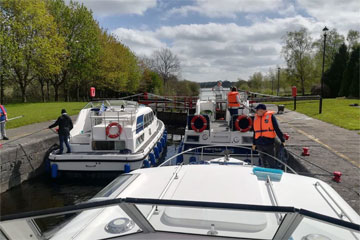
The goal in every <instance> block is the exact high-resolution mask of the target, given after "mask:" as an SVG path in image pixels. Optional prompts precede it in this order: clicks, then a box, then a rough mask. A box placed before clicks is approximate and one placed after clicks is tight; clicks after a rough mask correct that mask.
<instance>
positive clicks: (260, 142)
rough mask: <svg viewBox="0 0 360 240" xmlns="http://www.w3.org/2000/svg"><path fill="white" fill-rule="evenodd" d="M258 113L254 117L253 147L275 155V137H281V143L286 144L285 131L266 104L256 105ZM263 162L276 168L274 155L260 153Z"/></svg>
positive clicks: (266, 165)
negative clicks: (283, 131) (282, 130)
mask: <svg viewBox="0 0 360 240" xmlns="http://www.w3.org/2000/svg"><path fill="white" fill-rule="evenodd" d="M255 109H256V115H255V119H254V124H253V128H254V137H253V145H252V149H253V150H255V149H257V150H259V151H261V152H264V153H267V154H269V155H271V156H274V147H275V137H276V135H277V136H278V137H279V139H280V141H281V144H282V145H283V146H285V139H284V136H283V133H282V132H281V130H280V128H279V124H278V122H277V120H276V118H275V116H274V114H273V112H271V111H267V110H266V106H265V105H264V104H259V105H257V106H256V108H255ZM260 158H261V160H262V162H263V163H262V164H263V165H264V166H265V167H270V168H275V167H276V165H277V163H276V160H274V159H273V158H272V157H270V156H268V155H266V154H262V153H260Z"/></svg>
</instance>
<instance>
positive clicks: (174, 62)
mask: <svg viewBox="0 0 360 240" xmlns="http://www.w3.org/2000/svg"><path fill="white" fill-rule="evenodd" d="M149 64H151V66H149V67H150V69H153V70H155V71H156V72H157V73H159V74H160V76H161V77H162V78H163V80H164V83H166V82H167V81H168V80H169V79H170V78H171V75H175V76H176V75H177V74H178V73H179V72H180V60H179V59H178V57H177V56H176V55H175V54H174V53H172V52H171V50H170V49H168V48H162V49H160V50H156V51H155V52H154V53H153V55H152V58H151V61H150V63H149Z"/></svg>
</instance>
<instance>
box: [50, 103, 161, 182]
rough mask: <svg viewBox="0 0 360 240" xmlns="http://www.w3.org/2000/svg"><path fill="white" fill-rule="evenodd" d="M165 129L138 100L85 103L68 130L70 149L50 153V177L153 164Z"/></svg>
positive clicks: (120, 169)
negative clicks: (67, 172)
mask: <svg viewBox="0 0 360 240" xmlns="http://www.w3.org/2000/svg"><path fill="white" fill-rule="evenodd" d="M166 136H167V134H166V130H165V125H164V123H163V122H162V121H161V120H159V119H158V118H157V117H156V115H155V114H154V112H153V111H152V109H151V108H149V107H146V106H144V105H139V104H138V103H137V102H133V101H125V100H105V101H98V102H90V103H88V104H87V105H86V106H85V107H84V108H83V109H82V110H81V111H80V113H79V115H78V118H77V120H76V123H75V124H74V127H73V129H72V130H71V132H70V140H69V143H70V146H71V150H72V152H71V153H63V154H61V155H59V154H57V152H56V151H53V152H52V153H50V155H49V163H50V170H51V175H52V177H57V175H58V172H59V171H83V172H84V171H86V172H88V171H90V172H95V171H100V172H109V171H116V172H118V171H124V172H129V171H131V170H134V169H138V168H141V167H142V166H143V165H144V164H147V165H148V164H150V163H151V164H153V165H155V164H156V161H157V160H158V159H159V158H160V155H161V153H162V152H163V150H164V148H165V147H166Z"/></svg>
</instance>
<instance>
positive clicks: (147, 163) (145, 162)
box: [143, 159, 150, 168]
mask: <svg viewBox="0 0 360 240" xmlns="http://www.w3.org/2000/svg"><path fill="white" fill-rule="evenodd" d="M143 164H144V168H149V167H150V161H149V160H147V159H145V160H144V162H143Z"/></svg>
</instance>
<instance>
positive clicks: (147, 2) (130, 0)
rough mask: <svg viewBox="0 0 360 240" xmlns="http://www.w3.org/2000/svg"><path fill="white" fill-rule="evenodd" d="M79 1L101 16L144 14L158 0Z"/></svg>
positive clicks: (154, 5)
mask: <svg viewBox="0 0 360 240" xmlns="http://www.w3.org/2000/svg"><path fill="white" fill-rule="evenodd" d="M67 2H69V0H67ZM77 2H80V3H84V5H85V6H87V7H88V8H90V9H91V10H92V11H93V12H94V14H96V15H98V16H101V17H104V16H113V15H121V14H138V15H142V14H143V13H144V12H145V11H146V10H147V9H149V8H153V7H156V0H100V1H99V0H77Z"/></svg>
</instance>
